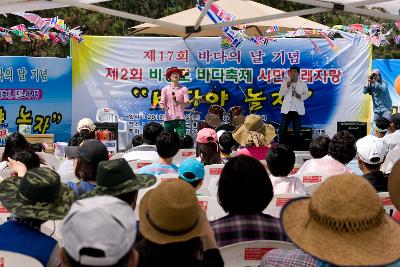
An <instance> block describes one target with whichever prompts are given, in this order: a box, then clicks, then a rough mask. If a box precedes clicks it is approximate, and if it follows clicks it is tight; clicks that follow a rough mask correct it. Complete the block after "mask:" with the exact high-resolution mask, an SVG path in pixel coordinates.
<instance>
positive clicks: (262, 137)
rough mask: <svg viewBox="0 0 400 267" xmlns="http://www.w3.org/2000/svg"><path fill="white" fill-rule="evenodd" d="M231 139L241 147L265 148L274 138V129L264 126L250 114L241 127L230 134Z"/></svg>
mask: <svg viewBox="0 0 400 267" xmlns="http://www.w3.org/2000/svg"><path fill="white" fill-rule="evenodd" d="M232 136H233V138H234V139H235V140H236V141H237V142H238V143H239V144H240V145H242V146H246V145H249V144H255V145H256V146H267V145H269V144H270V143H271V141H272V140H273V139H274V138H275V136H276V134H275V128H274V126H272V125H270V124H264V122H263V120H262V119H261V117H260V116H257V115H254V114H251V115H248V116H247V117H246V119H245V120H244V123H243V125H241V126H240V127H239V128H237V129H236V130H235V131H234V132H233V133H232Z"/></svg>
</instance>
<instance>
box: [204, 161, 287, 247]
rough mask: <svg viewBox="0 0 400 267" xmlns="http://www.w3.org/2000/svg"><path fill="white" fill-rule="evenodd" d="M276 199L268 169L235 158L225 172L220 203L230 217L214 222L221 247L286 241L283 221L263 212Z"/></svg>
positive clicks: (255, 163) (212, 225) (220, 190)
mask: <svg viewBox="0 0 400 267" xmlns="http://www.w3.org/2000/svg"><path fill="white" fill-rule="evenodd" d="M273 196H274V192H273V188H272V184H271V181H270V179H269V177H268V173H267V171H266V169H265V167H264V166H263V165H262V164H261V162H260V161H259V160H256V159H254V158H253V157H249V156H245V155H240V156H237V157H234V158H231V159H230V160H229V161H228V162H227V163H226V164H225V167H224V168H223V169H222V173H221V177H220V179H219V187H218V202H219V203H220V205H221V206H222V208H223V209H224V210H225V211H226V212H227V213H228V215H227V216H225V217H222V218H220V219H218V220H215V221H213V222H211V227H212V228H213V230H214V233H215V237H216V239H217V243H218V246H220V247H223V246H226V245H230V244H233V243H238V242H243V241H250V240H283V241H286V240H287V239H286V237H285V235H284V233H283V231H282V229H281V227H280V225H279V220H278V219H276V218H274V217H272V216H270V215H267V214H263V213H262V212H263V211H264V210H265V208H266V207H267V206H268V204H269V202H270V201H271V199H272V197H273Z"/></svg>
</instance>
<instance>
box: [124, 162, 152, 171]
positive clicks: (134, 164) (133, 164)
mask: <svg viewBox="0 0 400 267" xmlns="http://www.w3.org/2000/svg"><path fill="white" fill-rule="evenodd" d="M152 163H154V161H151V160H134V161H128V164H129V166H131V168H132V169H133V170H138V169H140V168H142V167H143V166H147V165H150V164H152Z"/></svg>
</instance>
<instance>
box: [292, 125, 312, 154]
mask: <svg viewBox="0 0 400 267" xmlns="http://www.w3.org/2000/svg"><path fill="white" fill-rule="evenodd" d="M311 140H312V128H301V130H300V140H296V139H295V138H294V133H293V129H292V128H289V129H288V140H287V145H289V146H290V147H292V149H293V150H295V151H308V148H309V146H310V143H311Z"/></svg>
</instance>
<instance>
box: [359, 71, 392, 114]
mask: <svg viewBox="0 0 400 267" xmlns="http://www.w3.org/2000/svg"><path fill="white" fill-rule="evenodd" d="M363 93H364V94H367V93H368V94H370V95H371V97H372V103H373V107H374V121H376V120H377V119H378V118H380V117H383V118H386V119H388V120H390V118H391V115H392V99H391V98H390V94H389V90H388V86H387V83H386V82H385V81H383V80H382V78H381V74H380V71H379V70H378V69H375V70H373V71H372V74H371V75H370V76H369V78H368V85H367V86H365V87H364V90H363Z"/></svg>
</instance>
